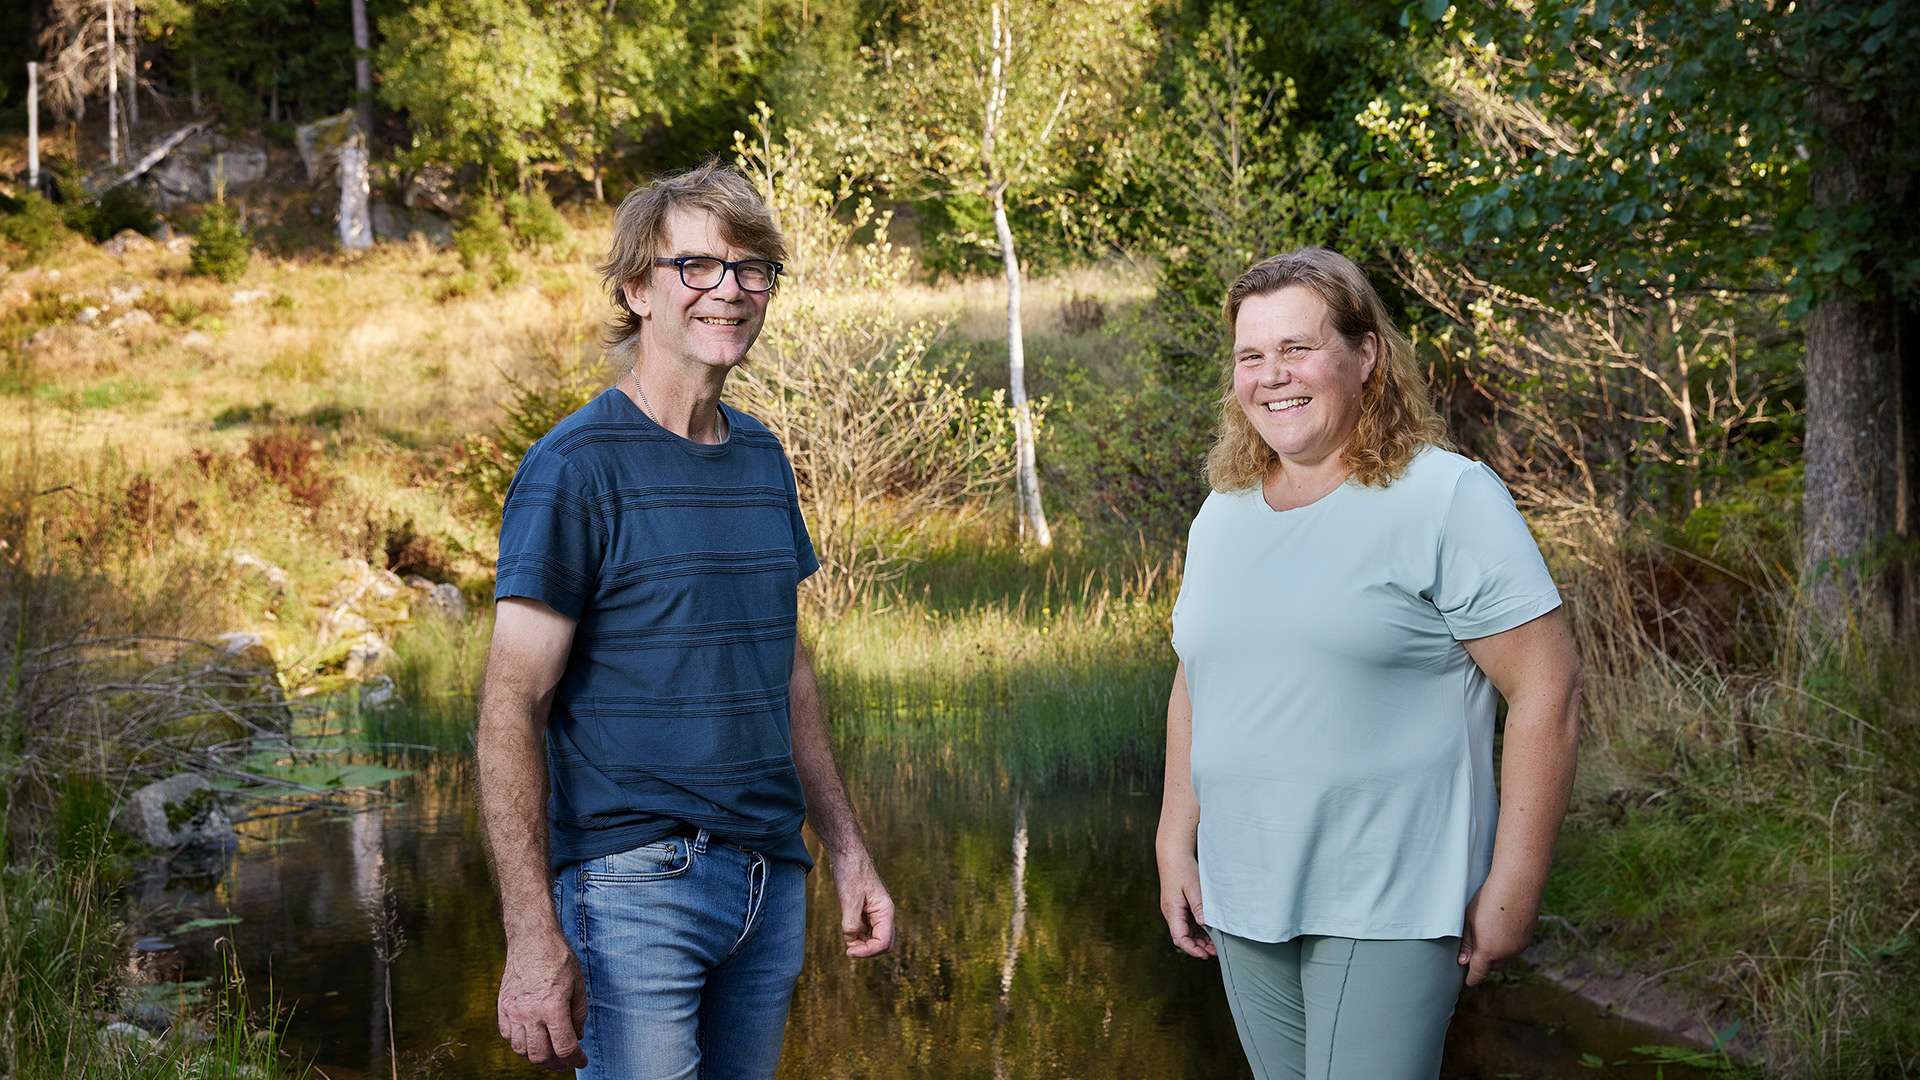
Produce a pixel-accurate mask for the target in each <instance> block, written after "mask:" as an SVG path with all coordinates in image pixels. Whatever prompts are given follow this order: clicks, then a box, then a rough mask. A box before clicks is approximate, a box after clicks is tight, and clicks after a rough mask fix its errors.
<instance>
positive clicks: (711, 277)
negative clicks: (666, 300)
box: [653, 255, 786, 292]
mask: <svg viewBox="0 0 1920 1080" xmlns="http://www.w3.org/2000/svg"><path fill="white" fill-rule="evenodd" d="M653 265H655V266H671V267H673V268H674V269H676V270H678V271H680V284H682V285H685V286H686V287H687V288H689V289H711V288H713V287H714V286H716V285H718V284H720V279H721V278H723V277H726V276H727V271H729V270H731V271H733V280H734V281H736V282H738V283H739V285H740V287H741V288H742V289H745V290H746V291H747V292H767V291H769V290H771V289H772V288H773V282H774V279H776V278H778V277H779V276H780V271H782V270H785V269H786V267H785V266H782V265H781V264H779V263H777V262H773V261H771V260H768V259H741V260H740V261H739V262H728V261H727V260H725V259H716V258H714V257H713V256H711V255H682V256H680V257H679V258H677V259H655V260H653Z"/></svg>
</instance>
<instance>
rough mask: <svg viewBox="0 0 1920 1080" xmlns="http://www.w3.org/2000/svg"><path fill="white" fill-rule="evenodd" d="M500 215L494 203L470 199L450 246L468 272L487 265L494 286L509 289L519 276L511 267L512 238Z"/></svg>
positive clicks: (497, 205) (498, 205)
mask: <svg viewBox="0 0 1920 1080" xmlns="http://www.w3.org/2000/svg"><path fill="white" fill-rule="evenodd" d="M500 215H501V211H500V204H499V202H497V201H496V200H494V199H491V198H486V199H481V198H474V199H469V200H468V201H467V209H466V212H465V213H464V214H462V215H461V218H460V227H459V228H458V229H455V230H454V233H453V246H454V250H456V251H458V252H459V253H460V265H461V266H464V267H466V268H467V269H468V270H470V271H471V270H475V269H478V268H479V266H480V265H481V264H482V263H486V264H490V269H491V270H492V278H493V283H494V284H495V285H511V284H513V283H514V282H515V281H517V280H519V277H520V272H519V270H517V269H516V268H515V267H514V265H513V242H512V237H511V235H510V234H509V233H508V232H507V226H506V222H505V221H503V220H502V219H501V216H500Z"/></svg>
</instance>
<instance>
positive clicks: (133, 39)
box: [127, 4, 140, 157]
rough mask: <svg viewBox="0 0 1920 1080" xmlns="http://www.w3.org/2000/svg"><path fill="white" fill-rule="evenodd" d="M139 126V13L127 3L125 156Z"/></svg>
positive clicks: (130, 153)
mask: <svg viewBox="0 0 1920 1080" xmlns="http://www.w3.org/2000/svg"><path fill="white" fill-rule="evenodd" d="M139 127H140V13H139V11H138V10H137V9H136V8H135V7H134V6H133V5H132V4H128V5H127V156H128V157H132V156H133V155H134V153H135V151H134V146H133V133H134V131H135V130H136V129H138V128H139Z"/></svg>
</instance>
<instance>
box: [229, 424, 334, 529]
mask: <svg viewBox="0 0 1920 1080" xmlns="http://www.w3.org/2000/svg"><path fill="white" fill-rule="evenodd" d="M317 434H318V433H317V432H315V431H314V430H313V429H312V428H305V427H294V426H282V427H277V428H274V429H273V430H271V431H267V432H262V433H261V434H259V435H255V436H252V437H251V438H249V439H247V460H249V461H251V462H253V464H254V467H255V468H257V469H259V470H260V471H261V472H263V473H265V474H267V476H269V477H271V478H272V479H273V481H274V482H275V483H277V484H279V485H280V486H281V487H283V488H286V489H287V494H288V495H291V496H292V497H293V500H294V501H295V502H297V503H300V504H302V505H305V506H309V507H313V508H316V509H317V508H319V507H320V506H321V505H323V504H324V503H325V502H326V501H327V499H328V498H329V497H331V496H332V495H333V489H334V486H335V485H336V484H338V483H339V482H340V481H339V478H338V477H335V476H328V475H326V474H324V473H322V472H321V471H320V469H319V466H318V463H317V462H316V461H315V456H316V454H317V452H318V448H319V440H318V438H317V437H316V436H317Z"/></svg>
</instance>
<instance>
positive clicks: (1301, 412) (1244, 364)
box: [1233, 285, 1379, 467]
mask: <svg viewBox="0 0 1920 1080" xmlns="http://www.w3.org/2000/svg"><path fill="white" fill-rule="evenodd" d="M1233 331H1234V332H1233V396H1234V397H1235V398H1236V399H1238V400H1239V402H1240V408H1241V409H1242V410H1243V411H1245V412H1246V414H1247V420H1248V422H1249V423H1251V424H1252V425H1253V429H1254V430H1255V431H1257V432H1259V433H1260V437H1261V438H1262V439H1264V440H1265V441H1266V444H1267V445H1268V446H1270V447H1272V448H1273V452H1274V453H1276V454H1278V455H1280V460H1281V461H1283V462H1285V463H1286V464H1288V465H1295V466H1301V467H1312V466H1315V465H1319V464H1321V463H1323V462H1325V461H1327V460H1328V459H1329V458H1330V457H1334V458H1337V455H1339V454H1340V453H1341V452H1342V451H1344V450H1345V449H1346V447H1347V443H1348V442H1350V441H1351V440H1352V439H1353V432H1354V428H1355V427H1356V426H1358V424H1359V422H1360V388H1361V386H1362V385H1363V384H1365V383H1366V381H1367V376H1368V375H1370V374H1372V372H1373V363H1374V359H1375V354H1376V353H1377V352H1378V351H1379V341H1378V339H1377V338H1375V337H1374V336H1373V335H1372V334H1368V335H1367V336H1366V338H1365V340H1363V341H1362V342H1361V343H1360V347H1359V348H1357V349H1353V348H1348V347H1347V343H1346V339H1344V338H1342V337H1341V336H1340V334H1339V332H1338V331H1336V330H1335V329H1334V328H1333V318H1332V313H1331V312H1330V311H1329V310H1328V309H1327V305H1326V302H1325V301H1323V300H1321V299H1320V297H1319V296H1318V295H1317V294H1315V293H1314V292H1313V290H1311V289H1308V288H1306V287H1304V286H1300V285H1289V286H1287V287H1286V288H1284V289H1281V290H1280V291H1278V292H1272V293H1267V294H1266V295H1264V296H1249V297H1247V298H1246V300H1245V301H1244V302H1242V303H1241V305H1240V314H1239V317H1238V318H1237V319H1235V320H1234V326H1233Z"/></svg>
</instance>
